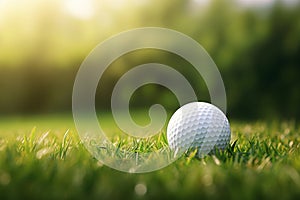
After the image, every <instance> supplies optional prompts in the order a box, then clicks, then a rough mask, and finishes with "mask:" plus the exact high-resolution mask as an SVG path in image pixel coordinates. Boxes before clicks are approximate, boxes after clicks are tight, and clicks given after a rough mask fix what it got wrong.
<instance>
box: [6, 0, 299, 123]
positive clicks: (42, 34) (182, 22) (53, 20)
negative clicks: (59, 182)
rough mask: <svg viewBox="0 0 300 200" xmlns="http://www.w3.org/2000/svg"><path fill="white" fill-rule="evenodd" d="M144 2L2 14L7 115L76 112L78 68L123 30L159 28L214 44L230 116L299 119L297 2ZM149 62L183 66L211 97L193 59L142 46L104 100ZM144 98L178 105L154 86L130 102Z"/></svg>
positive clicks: (113, 75)
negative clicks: (76, 11)
mask: <svg viewBox="0 0 300 200" xmlns="http://www.w3.org/2000/svg"><path fill="white" fill-rule="evenodd" d="M145 2H147V3H143V4H138V5H135V6H134V5H132V6H131V5H126V7H124V9H117V10H116V9H115V10H113V9H111V10H110V9H109V8H107V7H105V6H103V5H102V4H101V3H98V4H96V5H95V8H96V12H95V15H94V16H93V17H92V18H90V19H88V20H82V19H78V18H75V17H72V16H70V15H68V14H66V13H65V12H62V9H59V8H60V7H61V5H60V4H59V1H47V4H43V3H37V5H35V6H32V7H28V8H23V9H21V10H18V15H16V14H12V13H11V12H8V11H7V13H6V14H5V15H4V14H3V16H4V18H2V19H0V92H1V96H0V112H1V113H0V114H2V115H3V114H16V113H17V114H20V113H49V112H61V111H70V110H71V95H72V87H73V82H74V79H75V75H76V72H77V70H78V68H79V66H80V64H81V62H82V61H83V59H84V57H85V56H86V55H88V53H89V52H90V50H91V49H92V48H93V47H95V46H96V45H97V44H98V43H99V42H101V41H103V40H104V39H106V38H108V37H109V36H111V35H112V34H115V33H118V32H120V31H124V30H128V29H131V28H136V27H143V26H161V27H165V28H171V29H175V30H178V31H181V32H183V33H185V34H187V35H189V36H191V37H192V38H194V39H195V40H197V41H198V42H199V43H200V44H201V45H202V46H203V47H204V48H205V49H206V50H207V51H208V53H209V54H210V55H211V57H212V58H213V59H214V61H215V62H216V64H217V66H218V67H219V70H220V72H221V74H222V76H223V80H224V83H225V86H226V90H227V100H228V113H229V115H230V117H235V118H248V119H249V118H252V119H253V118H274V117H276V118H296V117H300V106H299V102H300V82H299V80H298V76H299V75H300V37H299V36H300V4H293V6H291V5H284V4H283V3H281V1H276V3H275V4H274V5H272V6H271V7H262V8H256V9H254V8H249V7H241V6H238V5H237V4H236V3H235V1H233V0H231V1H228V0H214V1H212V3H210V4H209V5H201V4H197V3H196V1H192V0H190V1H187V0H172V1H171V0H168V1H161V0H152V1H145ZM10 10H12V9H10ZM16 12H17V11H16ZM147 62H160V63H163V64H167V65H170V66H172V67H174V68H175V69H177V70H179V71H180V72H181V73H182V74H183V75H185V76H186V77H187V78H188V80H190V82H191V83H192V85H196V87H195V88H194V89H195V91H196V92H197V94H199V95H198V97H199V100H206V101H209V95H208V93H207V89H206V86H205V84H204V82H203V80H202V79H201V77H200V76H196V75H195V73H194V72H195V71H194V70H193V68H192V66H190V64H189V63H188V62H187V61H186V60H184V59H182V58H178V56H176V55H173V54H171V53H168V52H162V51H157V50H145V51H136V52H132V53H130V54H128V55H125V56H123V57H121V58H119V59H117V60H116V61H115V62H114V63H113V64H112V65H111V67H110V68H109V69H108V70H107V71H106V72H105V76H104V77H102V80H101V82H103V85H101V84H100V85H99V89H98V90H99V91H101V92H99V93H98V94H97V98H96V100H97V103H98V105H97V107H98V108H100V109H108V108H109V107H110V95H111V92H112V89H113V86H114V84H115V83H116V82H117V81H118V79H119V78H120V77H121V76H122V74H123V73H125V72H126V71H127V70H129V69H131V68H132V67H134V66H136V65H139V64H142V63H147ZM158 92H159V94H160V95H157V94H158ZM100 99H101V100H100ZM145 102H149V103H151V104H152V103H162V104H164V105H165V106H166V107H167V108H169V109H170V110H174V109H176V108H177V107H178V103H177V101H176V99H175V96H174V95H173V94H172V93H171V92H170V91H168V90H167V89H166V88H163V87H160V86H154V85H148V86H145V87H144V88H140V89H139V90H137V91H136V93H135V95H134V96H133V97H132V105H131V106H132V107H135V108H139V107H142V106H145ZM146 106H148V105H146Z"/></svg>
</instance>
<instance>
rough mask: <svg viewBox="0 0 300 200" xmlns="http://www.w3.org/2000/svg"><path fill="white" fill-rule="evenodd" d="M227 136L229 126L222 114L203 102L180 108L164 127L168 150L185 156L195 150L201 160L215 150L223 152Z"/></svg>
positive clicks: (229, 132)
mask: <svg viewBox="0 0 300 200" xmlns="http://www.w3.org/2000/svg"><path fill="white" fill-rule="evenodd" d="M230 135H231V131H230V125H229V122H228V120H227V118H226V116H225V114H224V113H223V112H222V111H221V110H220V109H219V108H217V107H216V106H214V105H212V104H209V103H205V102H192V103H188V104H186V105H184V106H182V107H180V108H179V109H178V110H177V111H176V112H175V113H174V114H173V116H172V117H171V119H170V121H169V124H168V127H167V139H168V143H169V146H170V149H171V150H174V151H178V150H180V151H181V152H185V151H187V150H189V149H197V155H198V156H200V157H201V156H203V155H206V154H208V153H210V152H211V151H212V150H213V149H214V148H217V149H222V150H223V149H225V148H226V146H227V145H228V143H229V142H230Z"/></svg>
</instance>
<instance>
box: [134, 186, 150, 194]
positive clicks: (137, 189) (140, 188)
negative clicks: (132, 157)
mask: <svg viewBox="0 0 300 200" xmlns="http://www.w3.org/2000/svg"><path fill="white" fill-rule="evenodd" d="M134 191H135V193H136V194H137V195H138V196H143V195H145V194H146V192H147V186H146V185H145V184H143V183H139V184H137V185H136V186H135V187H134Z"/></svg>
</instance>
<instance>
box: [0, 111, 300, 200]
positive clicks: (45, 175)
mask: <svg viewBox="0 0 300 200" xmlns="http://www.w3.org/2000/svg"><path fill="white" fill-rule="evenodd" d="M54 119H56V120H54ZM30 125H31V128H30V129H29V127H30ZM34 125H36V128H32V127H33V126H34ZM66 126H67V127H66ZM23 127H24V128H23ZM47 127H48V128H49V129H47ZM68 127H69V128H68ZM22 128H23V129H24V131H23V132H22ZM231 128H232V132H233V133H232V140H231V144H230V146H228V148H227V149H226V151H223V152H220V151H217V152H216V154H215V155H210V156H206V157H204V158H201V159H198V158H195V157H193V155H194V154H193V153H191V154H189V155H186V156H183V157H181V158H180V159H178V160H177V161H176V162H175V163H173V164H171V165H169V166H168V167H166V168H164V169H162V170H159V171H155V172H151V173H146V174H128V173H123V172H119V171H116V170H113V169H111V168H109V167H106V166H105V165H103V164H102V163H100V162H99V161H97V160H96V159H94V158H93V157H92V156H91V155H90V154H89V153H88V152H87V151H86V149H85V147H84V146H83V145H82V143H81V142H80V141H79V138H78V136H77V133H76V131H75V129H74V125H73V124H72V120H70V119H69V118H68V117H63V118H58V117H57V116H55V117H53V118H51V117H50V118H47V117H46V118H30V119H29V120H25V121H22V120H20V119H18V120H13V119H9V120H6V121H5V120H4V121H3V120H2V122H0V199H55V198H58V199H229V198H230V199H299V197H300V138H299V134H300V127H299V126H298V125H297V124H296V123H295V122H276V123H275V122H273V123H264V122H253V123H244V122H232V127H231ZM114 141H115V143H116V144H120V145H121V146H122V147H124V148H128V149H130V148H131V149H132V150H134V151H137V150H138V151H141V152H145V151H149V149H150V148H153V145H154V147H159V146H162V145H165V144H166V141H165V138H164V137H157V138H156V140H153V141H152V142H149V141H148V142H140V143H139V142H137V141H134V140H126V139H119V138H118V137H117V136H115V137H114ZM131 144H135V145H136V146H135V147H132V145H131Z"/></svg>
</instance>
